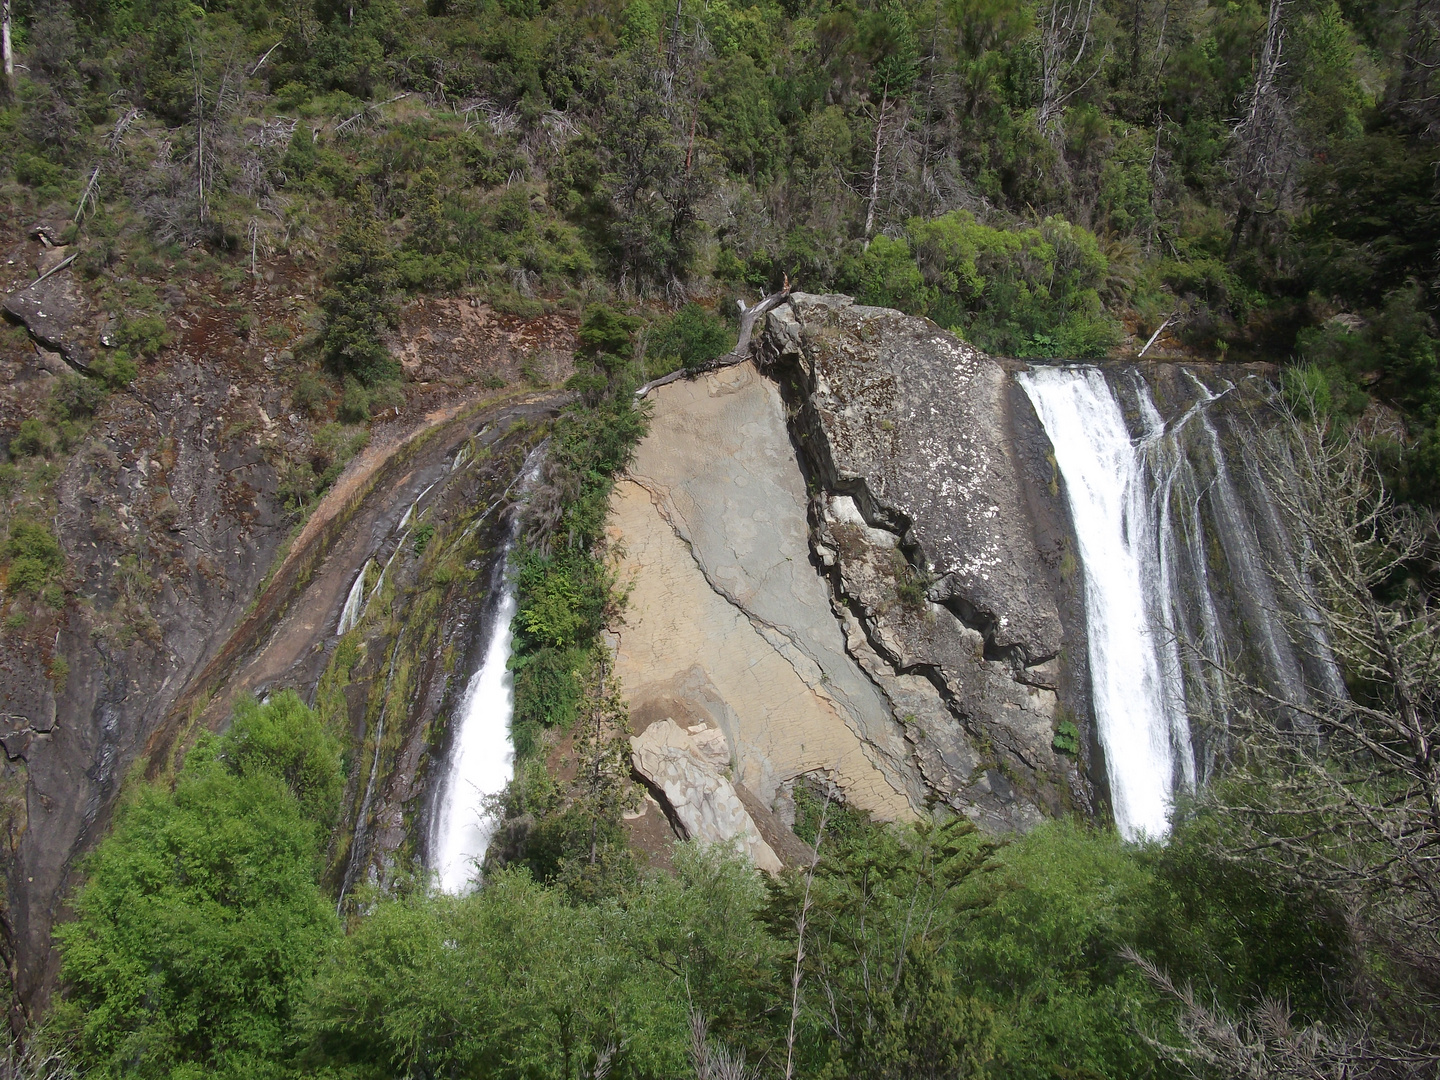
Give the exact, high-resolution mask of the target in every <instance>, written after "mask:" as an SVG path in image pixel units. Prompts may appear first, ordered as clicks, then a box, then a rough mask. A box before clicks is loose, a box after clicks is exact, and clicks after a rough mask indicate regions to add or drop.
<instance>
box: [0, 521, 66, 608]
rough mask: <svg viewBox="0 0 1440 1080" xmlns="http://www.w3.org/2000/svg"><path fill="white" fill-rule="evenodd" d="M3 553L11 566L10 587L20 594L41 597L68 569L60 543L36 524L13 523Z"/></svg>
mask: <svg viewBox="0 0 1440 1080" xmlns="http://www.w3.org/2000/svg"><path fill="white" fill-rule="evenodd" d="M3 554H4V556H5V558H6V559H7V560H9V563H10V570H9V573H8V574H7V579H8V581H9V587H10V588H11V589H12V590H14V591H16V592H28V593H34V594H37V595H38V594H39V593H40V592H41V591H42V590H43V589H44V588H45V586H46V585H48V584H50V582H51V581H52V580H54V579H55V578H56V577H58V576H59V575H60V573H61V572H62V571H63V570H64V569H65V554H64V552H63V551H61V550H60V541H59V540H57V539H56V538H55V535H54V534H53V533H51V531H50V530H49V529H47V528H46V527H45V526H44V525H41V524H40V523H39V522H36V521H27V520H25V519H23V518H22V519H17V520H15V521H12V522H11V523H10V535H9V538H8V539H7V540H6V541H5V545H4V549H3Z"/></svg>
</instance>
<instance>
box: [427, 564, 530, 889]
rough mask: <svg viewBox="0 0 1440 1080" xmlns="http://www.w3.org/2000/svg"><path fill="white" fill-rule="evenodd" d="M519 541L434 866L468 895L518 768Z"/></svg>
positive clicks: (490, 627) (466, 716) (503, 573)
mask: <svg viewBox="0 0 1440 1080" xmlns="http://www.w3.org/2000/svg"><path fill="white" fill-rule="evenodd" d="M512 543H513V539H512V540H511V541H510V542H507V543H506V545H505V551H504V553H503V554H502V555H501V557H500V558H498V559H496V561H495V568H494V569H493V570H492V571H491V581H490V589H491V592H490V595H491V597H492V598H493V599H494V602H493V603H492V604H490V605H488V610H487V611H486V613H485V621H486V624H487V625H486V634H487V639H486V642H485V651H484V659H483V660H482V661H481V664H480V668H479V670H478V671H476V672H475V674H474V675H473V676H471V679H470V685H469V687H468V688H467V689H466V691H465V697H464V699H463V701H462V702H461V706H460V712H459V714H458V716H457V717H456V722H457V725H458V726H457V727H456V732H455V742H454V745H453V747H452V748H451V751H450V768H449V770H448V775H447V776H446V779H445V790H444V794H443V795H442V800H441V803H440V807H441V809H440V814H439V817H438V819H437V821H436V828H435V843H434V848H433V851H434V858H433V860H432V861H433V863H434V869H435V872H436V873H437V874H438V875H439V881H440V888H442V889H443V890H445V891H446V892H448V893H460V892H464V891H465V889H466V887H467V886H468V885H469V884H470V883H471V881H472V880H473V879H474V877H475V874H476V868H477V865H478V864H479V861H480V860H481V859H483V858H484V857H485V849H486V848H487V847H488V846H489V845H490V836H491V834H492V833H493V832H494V828H495V823H494V821H493V820H492V818H491V817H490V815H489V814H488V813H487V807H486V805H485V800H486V799H487V798H488V797H489V796H492V795H496V794H498V793H499V792H501V791H503V790H504V789H505V785H506V784H508V783H509V782H510V779H511V777H512V776H513V775H514V771H515V747H514V745H513V744H512V743H511V741H510V715H511V711H512V709H513V707H514V688H513V683H512V680H511V676H510V669H509V666H508V665H509V663H510V642H511V633H510V622H511V620H512V619H514V617H515V607H516V599H515V583H514V581H513V580H511V579H510V576H509V574H508V573H507V570H508V567H509V562H510V559H509V556H510V549H511V545H512Z"/></svg>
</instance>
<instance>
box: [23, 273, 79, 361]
mask: <svg viewBox="0 0 1440 1080" xmlns="http://www.w3.org/2000/svg"><path fill="white" fill-rule="evenodd" d="M71 270H73V267H72V268H71V269H69V270H60V271H58V272H56V273H52V274H51V275H50V276H49V277H47V278H45V279H43V280H41V281H37V282H35V283H34V284H32V285H29V286H27V287H25V288H23V289H19V290H17V291H16V292H13V293H11V294H10V295H9V296H7V297H5V312H6V314H8V315H10V316H11V317H12V318H14V319H16V320H17V321H19V322H21V323H23V324H24V325H25V329H27V330H29V331H30V336H31V337H33V338H34V339H35V340H36V341H37V342H39V343H40V344H41V345H43V346H45V347H46V348H47V349H50V350H51V351H53V352H58V353H59V354H60V355H61V356H63V357H64V358H65V361H66V362H67V363H69V364H71V365H72V366H74V367H76V368H79V369H81V370H82V371H83V370H84V369H86V368H88V367H89V366H90V361H91V360H92V359H93V357H94V349H95V342H96V340H97V339H98V337H99V329H98V327H97V326H96V314H95V312H94V310H93V309H92V308H91V306H90V302H89V301H88V300H87V299H86V298H85V294H84V293H83V292H82V291H81V289H80V287H79V285H77V284H76V283H75V279H74V277H73V275H72V273H71Z"/></svg>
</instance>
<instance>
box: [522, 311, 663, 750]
mask: <svg viewBox="0 0 1440 1080" xmlns="http://www.w3.org/2000/svg"><path fill="white" fill-rule="evenodd" d="M639 327H640V321H639V320H638V319H635V318H633V317H630V316H625V315H621V314H619V313H618V312H616V311H614V310H612V309H611V308H609V307H607V306H605V305H595V306H593V307H591V308H590V309H589V310H588V311H587V313H586V316H585V319H584V321H583V322H582V324H581V327H580V333H579V343H580V348H579V350H578V351H577V353H576V357H575V359H576V366H577V369H578V370H577V373H576V375H575V376H574V377H573V378H572V379H571V385H572V386H573V387H575V388H577V389H579V390H580V391H581V392H582V394H583V395H584V399H583V400H582V401H581V402H578V403H576V404H575V405H572V406H570V407H568V408H567V409H566V410H565V411H564V412H562V413H561V415H560V418H559V419H558V420H557V421H556V423H555V427H554V431H553V432H552V434H551V436H550V439H549V442H548V443H547V446H546V450H545V465H544V472H543V475H542V477H541V480H540V483H539V485H538V486H537V488H536V490H534V491H532V492H530V493H529V495H528V500H529V501H528V505H527V507H526V517H525V521H526V531H525V537H524V546H523V548H522V550H521V552H520V553H519V556H518V559H517V562H518V566H519V580H518V583H517V585H518V589H517V595H518V601H519V610H518V612H517V614H516V616H515V645H514V653H513V656H512V658H511V661H510V666H511V668H512V669H513V670H514V672H515V717H514V721H513V724H512V729H513V735H514V740H515V747H516V751H517V753H518V754H520V755H521V756H522V757H523V756H525V755H527V754H529V753H532V752H533V751H534V750H535V749H536V748H537V746H538V743H537V738H538V736H539V733H540V732H541V730H543V729H544V728H547V727H556V726H558V727H560V728H562V729H568V728H569V727H570V725H571V724H573V723H574V721H575V718H576V715H577V709H578V707H579V703H580V699H581V695H582V682H583V681H584V679H585V678H586V675H587V673H588V672H589V670H590V668H591V665H592V663H593V661H594V659H595V657H594V655H593V654H594V651H595V649H596V648H597V646H598V644H599V636H600V631H601V630H602V629H603V628H604V626H605V622H606V620H607V619H608V618H610V617H613V616H614V615H615V614H616V613H617V612H618V610H619V606H620V604H621V603H622V602H623V598H622V597H621V596H620V595H619V594H618V593H617V591H616V583H615V581H614V580H613V575H612V574H611V572H610V570H609V569H608V567H607V566H606V565H605V560H604V552H603V551H601V550H599V547H598V545H599V544H600V541H601V538H602V536H603V533H604V528H605V517H606V515H607V514H608V512H609V505H610V502H609V500H610V491H611V488H612V487H613V485H614V476H615V474H616V473H617V472H619V471H620V469H621V468H623V467H624V465H625V464H626V462H628V461H629V460H630V453H631V451H632V450H633V448H634V446H635V444H636V443H637V442H638V441H639V440H640V437H641V436H642V435H643V434H644V433H645V415H644V413H643V412H642V411H641V409H640V408H639V406H637V405H636V404H635V402H634V401H633V400H632V398H631V393H630V391H631V389H632V388H633V387H634V385H635V383H636V382H637V381H638V378H639V372H638V371H637V367H636V364H635V362H634V359H633V356H632V353H633V348H634V335H635V334H636V332H637V331H638V330H639Z"/></svg>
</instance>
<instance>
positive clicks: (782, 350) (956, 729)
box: [762, 295, 1090, 830]
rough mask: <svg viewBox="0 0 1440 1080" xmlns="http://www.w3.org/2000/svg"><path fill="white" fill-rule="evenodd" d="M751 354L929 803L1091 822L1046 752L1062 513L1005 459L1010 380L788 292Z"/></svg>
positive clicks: (893, 315)
mask: <svg viewBox="0 0 1440 1080" xmlns="http://www.w3.org/2000/svg"><path fill="white" fill-rule="evenodd" d="M762 348H763V351H764V355H765V356H766V358H767V359H769V360H770V361H771V362H772V363H773V364H774V368H773V370H774V372H775V373H776V374H777V375H778V376H779V377H780V378H781V379H783V380H784V381H785V382H786V383H787V385H789V386H790V387H791V388H792V390H793V395H794V396H793V404H794V406H795V413H796V415H795V417H794V420H793V424H794V427H795V429H796V431H797V437H798V441H799V443H800V445H801V447H802V450H803V453H804V455H805V460H806V463H807V468H808V469H809V470H810V471H811V474H812V476H813V480H814V484H815V486H816V487H817V488H818V490H816V491H815V492H814V495H813V497H812V501H811V507H810V513H811V526H812V538H813V544H814V551H815V554H816V555H817V556H818V559H819V561H820V562H821V563H823V564H824V565H825V566H826V567H827V568H828V569H829V572H830V577H831V581H832V583H833V587H834V590H835V592H836V594H837V609H838V610H841V611H842V614H843V618H844V621H845V623H846V630H847V634H848V637H849V651H850V653H851V655H852V656H854V657H855V658H856V659H857V661H858V662H859V663H860V664H861V666H862V668H863V669H864V670H865V671H866V672H867V673H868V674H869V675H870V676H871V678H872V680H873V681H874V682H875V683H876V684H877V685H878V686H879V687H880V688H881V689H882V691H883V692H884V693H885V695H886V696H887V698H888V699H889V701H890V703H891V706H892V709H893V711H894V714H895V715H896V716H897V717H899V718H900V720H901V722H902V723H903V724H904V726H905V730H906V736H907V739H908V740H909V742H910V743H911V744H912V746H913V747H914V761H915V765H916V768H917V769H918V771H919V772H920V774H921V775H922V777H923V781H924V784H925V786H926V788H927V789H928V790H929V792H930V793H931V794H932V795H934V796H935V797H936V798H938V799H939V800H940V801H941V802H943V803H945V804H947V805H949V806H950V807H952V808H953V809H955V810H957V811H959V812H961V813H964V814H966V815H967V816H969V817H971V818H972V819H975V820H977V821H979V822H981V823H982V824H984V825H986V826H987V827H988V828H991V829H995V830H1010V829H1024V828H1028V827H1029V826H1031V825H1033V824H1035V823H1036V822H1037V821H1038V820H1039V819H1040V816H1041V814H1042V811H1043V812H1049V813H1059V812H1063V811H1065V810H1067V809H1069V808H1072V807H1081V808H1085V807H1088V806H1089V805H1090V798H1089V794H1088V787H1087V784H1086V782H1085V779H1084V777H1083V776H1082V775H1081V774H1080V773H1079V771H1078V770H1077V769H1076V767H1075V763H1074V761H1073V760H1072V759H1070V758H1067V757H1065V756H1063V755H1061V754H1059V753H1057V752H1056V751H1055V749H1054V747H1053V745H1052V744H1053V740H1054V734H1055V725H1056V723H1057V721H1058V720H1059V718H1060V714H1059V711H1058V709H1059V694H1060V693H1065V692H1067V690H1068V688H1069V687H1070V686H1071V685H1073V683H1074V682H1075V676H1074V673H1073V671H1071V670H1069V669H1067V668H1066V667H1065V665H1063V664H1062V662H1061V656H1060V654H1061V649H1062V644H1063V645H1067V646H1068V645H1070V644H1072V643H1071V642H1069V641H1068V640H1067V639H1066V637H1065V633H1064V628H1063V627H1062V623H1061V618H1060V607H1061V604H1060V600H1061V597H1060V595H1059V593H1058V590H1057V583H1058V581H1059V574H1058V566H1059V564H1060V562H1061V557H1062V555H1063V543H1064V541H1063V527H1062V523H1063V522H1064V518H1063V510H1061V509H1060V508H1059V507H1058V506H1052V505H1050V504H1051V503H1054V502H1055V501H1056V496H1055V494H1054V493H1053V492H1051V491H1050V490H1049V489H1048V485H1047V484H1044V483H1039V484H1037V482H1036V477H1035V476H1034V475H1032V474H1033V472H1034V469H1033V463H1031V467H1030V468H1029V469H1028V470H1027V468H1025V467H1022V463H1021V461H1020V460H1019V459H1020V457H1021V455H1020V453H1019V452H1018V448H1019V445H1020V443H1021V442H1022V441H1023V438H1024V431H1023V429H1024V425H1023V424H1019V425H1017V423H1016V418H1015V417H1014V416H1013V415H1012V412H1011V409H1012V407H1013V405H1014V400H1013V395H1012V390H1013V387H1012V385H1011V379H1010V376H1009V374H1008V373H1007V372H1006V371H1005V370H1004V368H1002V367H1001V365H1000V364H999V363H998V362H996V361H995V360H993V359H992V358H990V357H988V356H986V355H985V354H983V353H981V352H979V351H978V350H976V349H974V348H972V347H971V346H969V345H966V344H965V343H963V342H961V341H959V340H958V339H957V338H955V337H954V336H953V335H951V334H948V333H945V332H944V331H942V330H940V329H939V328H938V327H936V326H935V325H934V324H932V323H929V322H927V321H926V320H924V319H918V318H912V317H909V316H905V315H901V314H900V313H899V312H895V311H890V310H887V309H883V308H870V307H862V306H859V305H856V304H854V303H853V302H852V301H851V300H850V299H849V298H848V297H843V296H824V297H820V296H808V295H796V296H793V297H792V298H791V300H790V302H789V303H788V304H787V305H785V306H783V307H781V308H778V309H777V310H775V311H773V312H771V314H770V316H769V321H768V323H767V326H766V332H765V336H764V338H763V342H762ZM1022 419H1024V418H1022ZM1017 427H1018V428H1020V429H1021V434H1020V435H1017V434H1016V431H1017ZM1032 456H1033V455H1032ZM1037 504H1038V507H1039V512H1040V514H1041V518H1042V519H1043V528H1042V527H1037V524H1036V518H1035V516H1034V514H1035V512H1036V508H1037ZM1037 537H1042V538H1043V541H1044V542H1043V545H1042V543H1041V541H1040V540H1039V539H1037ZM917 568H918V570H917ZM1066 651H1067V652H1070V651H1073V650H1071V649H1068V648H1067V650H1066ZM1071 699H1072V700H1073V695H1071Z"/></svg>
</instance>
